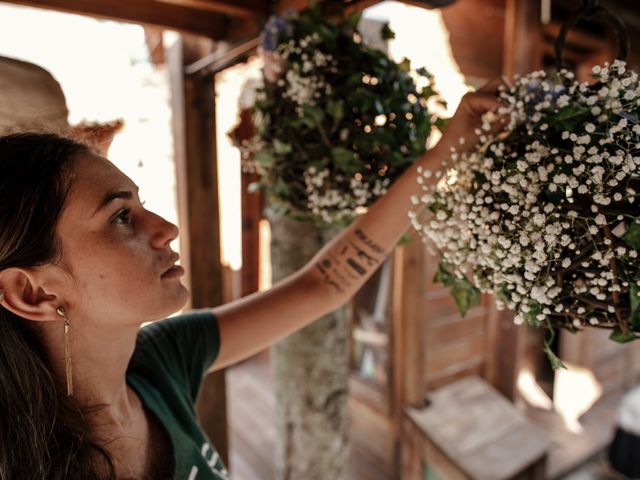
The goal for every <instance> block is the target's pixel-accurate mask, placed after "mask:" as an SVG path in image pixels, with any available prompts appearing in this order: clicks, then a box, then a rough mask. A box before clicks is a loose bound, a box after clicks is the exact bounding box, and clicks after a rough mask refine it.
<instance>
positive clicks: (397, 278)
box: [392, 235, 427, 425]
mask: <svg viewBox="0 0 640 480" xmlns="http://www.w3.org/2000/svg"><path fill="white" fill-rule="evenodd" d="M426 258H427V255H426V252H425V248H424V245H423V244H422V242H420V241H419V240H418V238H416V236H415V235H414V236H413V238H412V240H411V242H410V243H409V244H407V245H404V246H402V247H400V248H397V249H396V254H395V260H394V275H393V282H394V284H393V308H394V311H393V339H392V340H393V342H394V343H393V345H394V357H393V359H394V368H393V382H394V383H393V385H394V391H395V396H394V411H395V416H396V420H397V424H398V425H399V422H400V416H401V415H402V408H403V407H404V406H405V405H406V404H409V405H413V406H422V405H423V404H424V394H425V384H424V352H425V350H424V344H423V340H424V335H425V334H424V329H425V309H424V300H423V299H424V292H425V262H426Z"/></svg>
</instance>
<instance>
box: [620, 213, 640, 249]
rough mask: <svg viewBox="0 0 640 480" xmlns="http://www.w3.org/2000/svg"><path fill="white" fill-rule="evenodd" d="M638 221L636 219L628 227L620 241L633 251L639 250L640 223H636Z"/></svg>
mask: <svg viewBox="0 0 640 480" xmlns="http://www.w3.org/2000/svg"><path fill="white" fill-rule="evenodd" d="M638 220H639V219H637V218H636V220H635V221H634V222H633V223H632V224H631V225H629V228H628V229H627V231H626V232H625V234H624V235H623V236H622V240H623V241H624V243H626V244H627V245H629V246H630V247H631V248H633V249H634V250H640V223H638Z"/></svg>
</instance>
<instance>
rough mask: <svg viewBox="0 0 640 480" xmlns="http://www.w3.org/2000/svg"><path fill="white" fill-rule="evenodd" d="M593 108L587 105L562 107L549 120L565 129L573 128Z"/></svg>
mask: <svg viewBox="0 0 640 480" xmlns="http://www.w3.org/2000/svg"><path fill="white" fill-rule="evenodd" d="M590 112H591V110H590V109H589V108H587V107H574V106H572V105H569V106H568V107H564V108H563V109H561V110H560V111H559V112H558V114H557V115H555V116H554V117H552V118H551V119H550V120H549V123H551V124H553V125H555V126H558V127H560V128H562V129H564V130H572V129H573V128H574V127H575V126H576V125H577V124H579V123H580V122H581V121H582V119H583V118H584V117H585V116H586V115H588V114H589V113H590Z"/></svg>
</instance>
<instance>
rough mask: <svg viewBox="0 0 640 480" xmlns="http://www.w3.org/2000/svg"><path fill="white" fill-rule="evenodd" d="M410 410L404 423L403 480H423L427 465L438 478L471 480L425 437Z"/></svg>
mask: <svg viewBox="0 0 640 480" xmlns="http://www.w3.org/2000/svg"><path fill="white" fill-rule="evenodd" d="M410 410H411V409H408V411H407V412H406V413H405V416H404V418H403V423H402V438H403V441H402V476H401V478H402V480H423V479H424V478H425V476H424V471H423V469H424V467H425V466H427V465H428V467H429V468H430V469H431V470H433V471H434V472H435V473H436V475H437V476H438V478H443V479H447V480H470V477H469V476H468V475H467V474H466V473H465V472H464V471H463V470H461V469H460V468H458V467H457V466H456V464H455V462H453V461H452V459H451V458H450V457H448V456H447V454H446V453H445V452H443V451H442V450H441V449H440V448H438V446H437V445H436V444H434V443H433V442H432V441H431V440H430V439H429V438H428V437H426V436H425V435H424V432H423V431H422V430H421V428H420V425H419V424H418V423H417V422H416V421H415V419H414V418H413V416H412V415H411V414H410V413H409V412H410Z"/></svg>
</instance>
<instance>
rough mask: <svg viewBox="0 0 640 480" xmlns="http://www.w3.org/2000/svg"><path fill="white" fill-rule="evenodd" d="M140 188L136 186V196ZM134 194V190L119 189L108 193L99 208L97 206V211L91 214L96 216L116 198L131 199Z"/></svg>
mask: <svg viewBox="0 0 640 480" xmlns="http://www.w3.org/2000/svg"><path fill="white" fill-rule="evenodd" d="M138 190H139V189H138V187H136V188H135V194H136V196H137V194H138ZM133 196H134V192H133V191H132V190H118V191H114V192H109V193H107V194H106V195H105V196H104V198H103V199H102V201H101V202H100V205H98V208H96V211H95V212H93V215H92V216H91V218H93V217H95V216H96V215H97V214H98V213H99V212H100V211H101V210H102V209H104V208H105V207H106V206H107V205H109V204H110V203H111V202H113V201H114V200H117V199H120V198H123V199H125V200H130V199H131V198H133Z"/></svg>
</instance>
